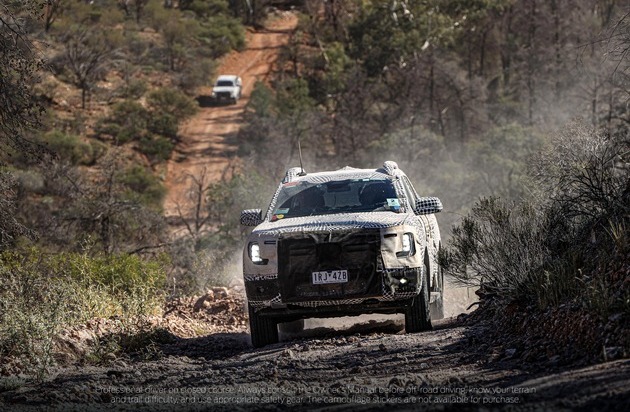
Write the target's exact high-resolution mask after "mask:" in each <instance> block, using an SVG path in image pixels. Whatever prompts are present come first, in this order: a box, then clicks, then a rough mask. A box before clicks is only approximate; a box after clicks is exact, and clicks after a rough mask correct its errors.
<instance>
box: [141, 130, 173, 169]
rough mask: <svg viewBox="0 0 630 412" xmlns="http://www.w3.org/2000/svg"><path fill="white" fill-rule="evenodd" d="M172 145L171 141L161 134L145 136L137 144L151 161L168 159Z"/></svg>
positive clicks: (156, 161)
mask: <svg viewBox="0 0 630 412" xmlns="http://www.w3.org/2000/svg"><path fill="white" fill-rule="evenodd" d="M174 147H175V144H173V142H171V141H170V140H169V139H166V138H164V137H161V136H145V137H143V138H142V139H140V142H139V144H138V150H139V151H140V152H141V153H144V154H145V155H147V156H148V157H149V159H150V160H151V162H152V163H158V162H162V161H166V160H168V159H169V158H170V157H171V153H172V152H173V148H174Z"/></svg>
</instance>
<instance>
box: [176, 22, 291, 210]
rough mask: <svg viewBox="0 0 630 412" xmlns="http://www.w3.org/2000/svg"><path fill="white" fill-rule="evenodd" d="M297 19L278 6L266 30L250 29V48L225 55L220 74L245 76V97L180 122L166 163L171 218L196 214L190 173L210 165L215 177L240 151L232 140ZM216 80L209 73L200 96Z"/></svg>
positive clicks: (207, 174) (226, 170)
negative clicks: (257, 86) (258, 84)
mask: <svg viewBox="0 0 630 412" xmlns="http://www.w3.org/2000/svg"><path fill="white" fill-rule="evenodd" d="M296 25H297V17H296V16H295V14H293V13H290V12H282V11H278V12H276V14H275V15H273V16H272V17H271V18H270V19H269V22H268V23H267V25H266V28H265V29H264V30H259V31H256V32H253V31H249V32H248V33H247V47H246V49H245V50H243V51H242V52H233V53H231V54H229V55H228V56H226V57H225V58H224V59H223V61H222V63H221V65H220V66H219V68H218V69H217V74H236V75H239V76H241V78H242V79H243V91H242V98H241V99H240V100H239V102H238V103H237V104H235V105H223V106H207V105H202V107H200V109H199V112H198V113H197V115H195V116H194V117H193V118H191V119H189V120H188V121H187V122H186V123H185V124H184V125H183V126H182V127H181V128H180V131H179V135H180V138H181V143H180V144H178V145H177V146H176V147H175V151H174V154H173V156H172V157H171V159H170V160H169V162H168V164H167V171H166V182H165V184H166V187H167V189H168V194H167V197H166V199H165V201H164V213H165V216H166V217H167V218H173V217H177V216H179V213H180V211H179V210H181V213H182V214H183V215H184V216H186V217H189V216H190V215H191V214H192V212H193V208H192V204H191V201H190V200H189V197H190V196H189V194H190V183H191V178H190V177H191V176H195V177H196V178H197V179H200V178H201V176H202V174H203V173H204V170H205V179H206V182H214V181H218V180H220V179H221V178H222V176H223V174H224V173H228V174H229V172H230V171H229V169H230V166H231V165H233V164H234V162H235V157H234V156H235V152H236V147H235V146H234V145H233V144H232V143H231V142H230V140H231V138H232V137H233V136H234V134H235V133H236V132H238V128H239V126H240V123H241V115H242V112H243V109H244V107H245V105H246V104H247V102H248V100H249V96H250V94H251V91H252V89H253V87H254V84H255V83H256V81H265V80H267V79H268V77H269V75H270V74H271V73H272V70H273V68H274V64H275V62H276V60H277V58H278V52H279V50H280V48H281V46H282V45H284V44H286V43H287V42H288V40H289V36H290V33H291V32H292V30H293V29H294V28H295V26H296ZM211 82H212V79H208V87H205V88H203V89H202V90H200V96H202V97H203V96H206V100H207V96H209V95H210V93H211V91H212V87H211ZM178 205H179V206H180V208H179V210H178Z"/></svg>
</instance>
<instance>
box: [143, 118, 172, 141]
mask: <svg viewBox="0 0 630 412" xmlns="http://www.w3.org/2000/svg"><path fill="white" fill-rule="evenodd" d="M148 127H149V131H151V132H152V133H155V134H158V135H162V136H165V137H168V138H169V139H173V140H175V139H177V129H178V127H179V124H178V122H177V118H176V117H175V116H174V115H172V114H169V113H155V114H154V115H153V116H151V119H150V120H149V125H148Z"/></svg>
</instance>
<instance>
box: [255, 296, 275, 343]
mask: <svg viewBox="0 0 630 412" xmlns="http://www.w3.org/2000/svg"><path fill="white" fill-rule="evenodd" d="M248 312H249V333H250V336H251V338H252V346H253V347H255V348H262V347H263V346H266V345H271V344H273V343H278V325H277V324H276V321H275V320H273V319H269V318H265V317H263V316H260V315H258V314H257V313H256V312H255V311H254V309H253V308H252V307H251V306H249V305H248Z"/></svg>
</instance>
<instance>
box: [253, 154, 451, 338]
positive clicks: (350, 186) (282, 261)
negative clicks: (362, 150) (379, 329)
mask: <svg viewBox="0 0 630 412" xmlns="http://www.w3.org/2000/svg"><path fill="white" fill-rule="evenodd" d="M441 210H442V204H441V202H440V200H439V199H438V198H435V197H421V196H419V195H418V193H417V192H416V190H415V189H414V187H413V186H412V184H411V182H410V181H409V179H408V178H407V176H406V175H405V173H403V171H402V170H400V169H399V168H398V165H397V164H396V163H395V162H391V161H388V162H385V163H384V165H383V167H381V168H379V169H355V168H351V167H344V168H343V169H339V170H335V171H329V172H319V173H305V172H304V171H303V170H301V169H300V168H292V169H289V170H288V171H287V173H286V176H285V178H284V179H283V181H282V183H281V184H280V186H279V187H278V189H277V190H276V193H275V195H274V196H273V199H272V201H271V204H270V205H269V209H268V210H267V213H266V215H265V216H264V217H263V215H262V211H261V210H260V209H256V210H244V211H243V212H241V224H243V225H246V226H255V228H254V229H253V231H252V232H251V234H250V235H249V237H248V239H247V243H246V245H245V249H244V252H243V277H244V281H245V291H246V294H247V300H248V306H249V322H250V332H251V338H252V344H253V346H254V347H261V346H264V345H268V344H271V343H276V342H278V325H279V324H286V323H288V322H291V323H293V324H295V323H298V324H300V322H301V325H303V319H305V318H314V317H335V316H348V315H358V314H364V313H384V314H392V313H404V314H405V329H406V331H407V332H408V333H410V332H419V331H423V330H428V329H431V317H433V318H434V319H439V318H442V317H443V275H442V271H441V270H440V267H439V265H438V264H437V253H438V250H439V248H440V230H439V228H438V224H437V220H436V218H435V215H434V214H435V213H437V212H439V211H441ZM281 326H282V325H281Z"/></svg>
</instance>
